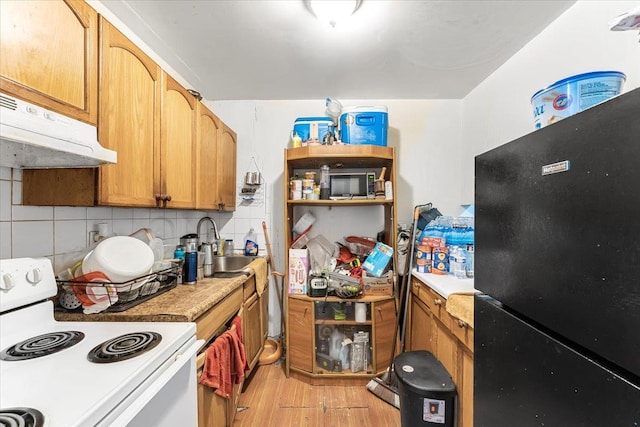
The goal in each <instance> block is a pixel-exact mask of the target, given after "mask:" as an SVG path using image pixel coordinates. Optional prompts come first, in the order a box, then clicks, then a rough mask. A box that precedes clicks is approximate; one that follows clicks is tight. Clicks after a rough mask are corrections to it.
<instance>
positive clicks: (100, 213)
mask: <svg viewBox="0 0 640 427" xmlns="http://www.w3.org/2000/svg"><path fill="white" fill-rule="evenodd" d="M21 203H22V171H21V170H20V169H11V168H5V167H0V258H2V259H5V258H21V257H39V256H46V257H48V258H50V259H51V260H52V261H53V265H54V270H55V272H56V273H58V272H59V271H61V270H63V269H65V268H67V267H70V266H71V265H73V263H74V262H75V261H77V260H79V259H81V257H82V256H84V254H85V253H86V252H87V248H88V246H89V244H90V242H89V232H90V231H94V230H95V231H97V230H98V224H101V223H104V224H107V227H108V230H109V232H110V233H111V234H115V235H129V234H132V233H134V232H135V231H137V230H139V229H141V228H149V229H150V230H151V231H152V232H153V234H154V236H156V237H160V238H161V239H162V240H163V241H164V244H165V256H166V257H170V256H172V255H173V249H174V248H175V245H176V244H178V243H179V240H180V236H183V235H184V234H187V233H195V232H196V228H197V225H198V221H199V220H200V218H202V217H204V216H210V217H211V218H213V220H214V221H215V222H216V225H217V226H218V231H219V232H220V235H221V237H223V238H226V239H233V240H234V246H235V248H236V250H237V249H238V248H241V247H242V245H243V244H244V240H243V239H244V236H245V235H246V233H247V231H249V228H250V227H253V228H254V230H255V231H256V233H257V235H258V243H259V245H260V248H261V249H262V248H264V236H263V235H262V232H261V231H262V225H261V224H262V221H263V220H266V221H268V215H267V212H266V208H265V206H266V205H267V204H266V203H263V204H262V205H261V207H251V206H238V207H237V209H236V211H235V212H233V213H220V212H215V211H196V210H176V209H131V208H111V207H68V206H62V207H53V206H22V204H21ZM205 227H208V223H205V225H203V236H202V238H203V239H204V238H205V236H204V229H205ZM207 238H208V239H210V238H212V235H209V236H208V237H207ZM261 252H262V251H261Z"/></svg>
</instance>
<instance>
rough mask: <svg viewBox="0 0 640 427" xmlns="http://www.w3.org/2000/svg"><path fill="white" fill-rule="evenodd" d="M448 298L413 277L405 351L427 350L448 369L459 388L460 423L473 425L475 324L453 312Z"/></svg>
mask: <svg viewBox="0 0 640 427" xmlns="http://www.w3.org/2000/svg"><path fill="white" fill-rule="evenodd" d="M446 302H447V301H446V299H445V298H444V297H442V296H440V295H439V294H438V293H437V292H435V291H434V290H433V289H431V288H430V287H429V286H428V285H426V284H425V283H423V282H422V281H420V280H419V279H417V278H415V277H412V278H411V297H410V304H409V307H410V308H409V313H408V316H409V317H408V319H407V332H406V340H405V351H416V350H427V351H429V352H431V353H432V354H433V355H435V356H436V358H437V359H438V360H439V361H440V362H441V363H442V364H443V366H444V367H445V368H446V369H447V371H448V372H449V374H450V375H451V377H452V378H453V382H454V383H455V385H456V389H457V391H458V399H459V400H458V401H459V405H460V407H459V412H458V414H459V423H458V426H459V427H473V325H468V324H467V323H465V322H463V321H461V320H460V319H457V318H456V317H454V316H451V315H450V314H449V313H448V312H447V310H446Z"/></svg>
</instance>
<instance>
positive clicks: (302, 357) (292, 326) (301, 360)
mask: <svg viewBox="0 0 640 427" xmlns="http://www.w3.org/2000/svg"><path fill="white" fill-rule="evenodd" d="M288 305H289V307H288V310H287V326H288V327H289V333H288V336H289V339H288V340H287V351H288V353H287V356H288V357H289V365H290V367H291V368H297V369H302V370H304V371H307V372H311V371H312V370H313V354H314V351H313V306H312V302H307V301H301V300H298V299H295V298H289V301H288Z"/></svg>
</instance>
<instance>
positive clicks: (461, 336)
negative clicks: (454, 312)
mask: <svg viewBox="0 0 640 427" xmlns="http://www.w3.org/2000/svg"><path fill="white" fill-rule="evenodd" d="M447 314H448V313H447ZM449 316H450V317H451V332H453V335H455V336H456V338H458V340H460V342H461V343H462V344H463V345H464V346H465V347H467V349H469V350H470V351H471V352H473V327H471V326H470V325H469V324H467V323H466V322H464V321H462V320H460V319H458V318H457V317H454V316H451V315H449Z"/></svg>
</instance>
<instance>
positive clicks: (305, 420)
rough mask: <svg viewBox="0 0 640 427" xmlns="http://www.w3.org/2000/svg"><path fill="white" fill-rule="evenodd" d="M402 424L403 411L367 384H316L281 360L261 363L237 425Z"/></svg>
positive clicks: (241, 404)
mask: <svg viewBox="0 0 640 427" xmlns="http://www.w3.org/2000/svg"><path fill="white" fill-rule="evenodd" d="M256 426H265V427H269V426H277V427H365V426H374V427H375V426H381V427H382V426H384V427H394V426H398V427H400V411H399V410H398V409H397V408H395V407H394V406H392V405H390V404H388V403H387V402H385V401H384V400H382V399H380V398H379V397H377V396H376V395H375V394H373V393H371V392H370V391H368V390H367V388H366V387H365V386H362V385H358V386H313V385H309V384H306V383H304V382H302V381H299V380H297V379H295V378H287V377H286V376H285V375H284V369H283V367H282V365H281V363H279V362H278V363H274V364H272V365H263V366H259V367H258V369H257V371H256V372H255V373H254V374H253V376H252V378H251V379H250V381H249V383H248V384H247V386H246V388H245V390H244V392H243V393H242V394H241V395H240V400H239V402H238V412H237V413H236V417H235V420H234V422H233V427H256Z"/></svg>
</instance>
